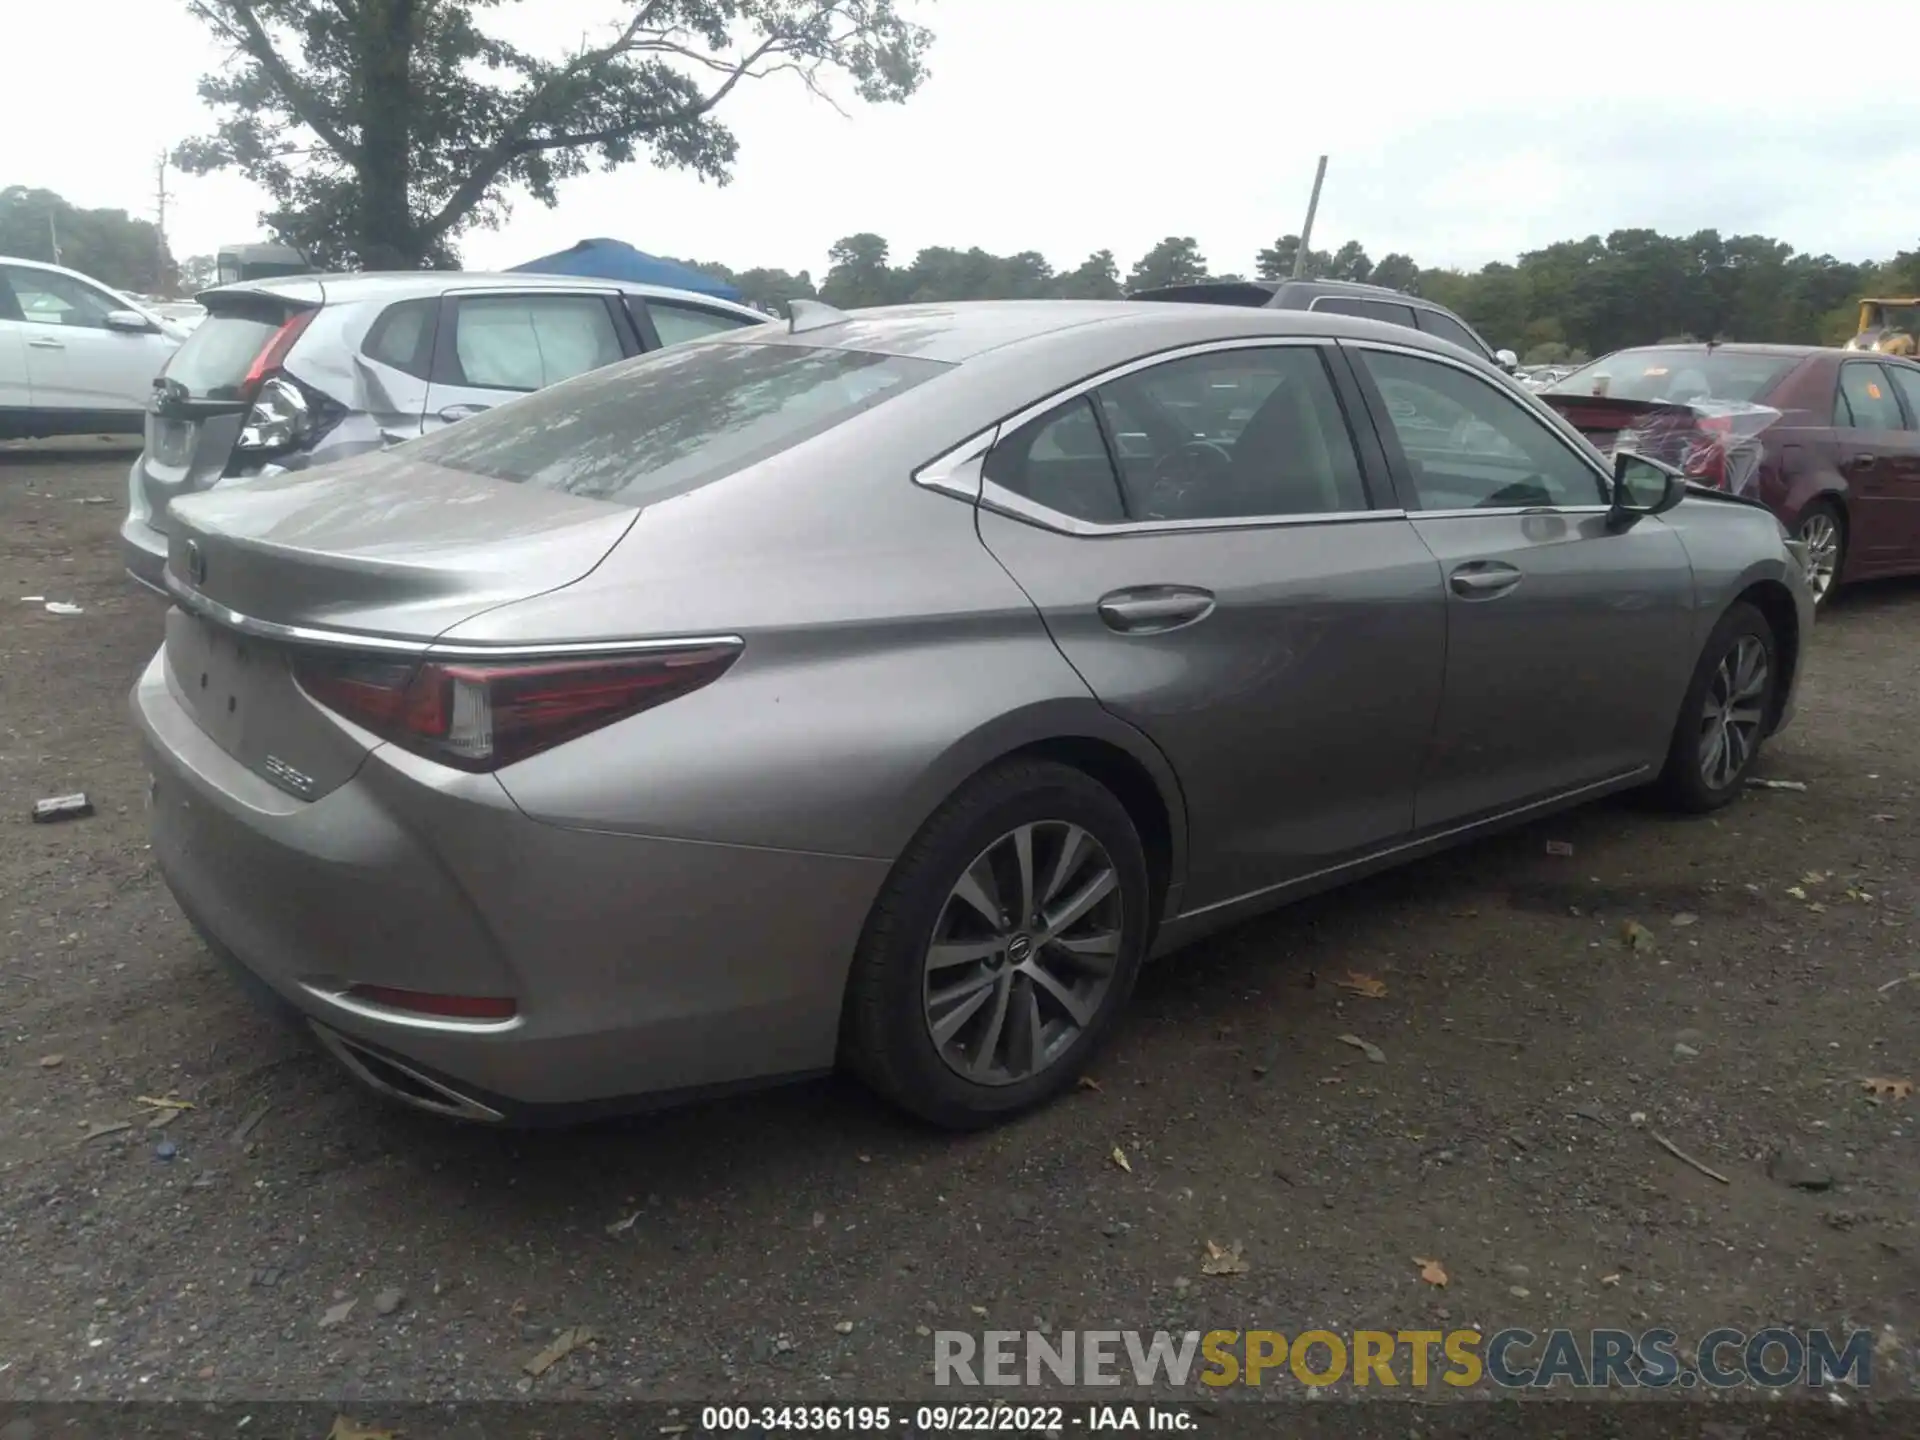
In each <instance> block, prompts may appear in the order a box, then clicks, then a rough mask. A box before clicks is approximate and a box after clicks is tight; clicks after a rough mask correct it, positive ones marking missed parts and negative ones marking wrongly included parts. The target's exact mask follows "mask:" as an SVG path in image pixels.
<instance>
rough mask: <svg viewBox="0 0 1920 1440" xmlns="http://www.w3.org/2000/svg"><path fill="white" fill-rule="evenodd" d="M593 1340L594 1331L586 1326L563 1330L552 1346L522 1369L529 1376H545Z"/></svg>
mask: <svg viewBox="0 0 1920 1440" xmlns="http://www.w3.org/2000/svg"><path fill="white" fill-rule="evenodd" d="M592 1339H593V1331H592V1330H590V1329H588V1328H587V1327H586V1326H585V1325H575V1326H574V1327H573V1328H572V1329H571V1330H562V1331H561V1332H560V1333H559V1334H558V1335H557V1336H555V1337H554V1341H553V1343H552V1344H551V1345H549V1346H547V1348H546V1349H544V1350H542V1351H541V1352H540V1353H539V1354H538V1355H536V1356H534V1357H533V1358H532V1359H531V1360H529V1361H527V1363H526V1364H525V1365H522V1366H521V1367H520V1368H521V1369H522V1370H525V1371H526V1372H527V1374H529V1375H535V1376H538V1375H544V1374H546V1373H547V1371H549V1370H551V1369H552V1368H553V1367H554V1366H556V1365H558V1364H559V1363H560V1362H561V1361H562V1360H564V1359H566V1358H567V1356H569V1355H571V1354H572V1353H573V1352H574V1351H576V1350H578V1349H579V1348H580V1347H581V1346H582V1345H585V1344H586V1343H588V1342H589V1341H590V1340H592Z"/></svg>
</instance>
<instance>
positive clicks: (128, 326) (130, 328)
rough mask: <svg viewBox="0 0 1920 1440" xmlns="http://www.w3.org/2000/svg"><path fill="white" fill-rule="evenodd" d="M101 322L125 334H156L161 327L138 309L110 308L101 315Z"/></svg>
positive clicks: (110, 328) (108, 327)
mask: <svg viewBox="0 0 1920 1440" xmlns="http://www.w3.org/2000/svg"><path fill="white" fill-rule="evenodd" d="M100 323H101V324H102V325H104V326H106V327H107V329H109V330H118V331H120V332H121V333H122V334H123V335H155V334H158V333H159V329H160V327H159V326H157V325H155V324H154V323H153V322H152V321H151V320H149V319H147V317H146V316H144V315H142V314H141V313H140V312H139V311H138V310H109V311H108V312H107V313H106V314H105V315H103V316H102V317H101V319H100Z"/></svg>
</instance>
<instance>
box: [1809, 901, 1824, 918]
mask: <svg viewBox="0 0 1920 1440" xmlns="http://www.w3.org/2000/svg"><path fill="white" fill-rule="evenodd" d="M1807 909H1808V910H1810V911H1811V912H1812V913H1813V914H1815V915H1824V914H1826V913H1827V907H1826V906H1824V905H1822V904H1821V903H1820V902H1819V901H1818V900H1814V901H1811V902H1809V903H1808V905H1807Z"/></svg>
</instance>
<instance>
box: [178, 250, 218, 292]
mask: <svg viewBox="0 0 1920 1440" xmlns="http://www.w3.org/2000/svg"><path fill="white" fill-rule="evenodd" d="M219 278H220V265H219V262H218V261H217V260H216V259H215V258H214V257H213V256H211V255H189V256H188V257H187V258H186V259H184V260H182V261H181V262H180V288H181V289H182V290H184V291H186V293H187V294H189V295H192V294H195V293H197V292H198V291H201V290H205V289H206V288H207V287H208V286H210V285H212V284H213V283H214V282H215V281H216V280H218V279H219Z"/></svg>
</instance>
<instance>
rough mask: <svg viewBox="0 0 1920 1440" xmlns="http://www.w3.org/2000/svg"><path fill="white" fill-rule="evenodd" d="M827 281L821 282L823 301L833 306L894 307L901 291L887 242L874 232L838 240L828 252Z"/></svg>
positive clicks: (864, 232) (847, 307)
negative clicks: (888, 256)
mask: <svg viewBox="0 0 1920 1440" xmlns="http://www.w3.org/2000/svg"><path fill="white" fill-rule="evenodd" d="M827 259H828V261H829V262H830V263H829V265H828V267H827V278H826V279H825V280H822V281H821V282H820V298H821V299H822V300H824V301H826V302H827V303H828V304H829V305H837V306H839V307H840V308H841V309H843V310H844V309H851V308H853V307H856V306H860V305H890V304H892V303H893V302H894V300H895V299H896V298H897V292H898V290H899V288H900V286H899V284H898V282H897V281H896V280H895V277H894V273H893V270H892V267H890V266H889V265H888V264H887V242H886V241H885V240H883V239H882V238H881V237H880V236H878V235H875V234H873V233H872V232H871V231H865V230H863V231H861V232H860V233H859V234H858V235H849V236H847V237H846V238H845V239H842V240H836V241H835V242H834V243H833V245H832V247H831V248H829V249H828V251H827Z"/></svg>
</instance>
